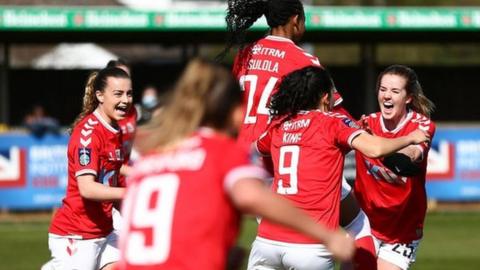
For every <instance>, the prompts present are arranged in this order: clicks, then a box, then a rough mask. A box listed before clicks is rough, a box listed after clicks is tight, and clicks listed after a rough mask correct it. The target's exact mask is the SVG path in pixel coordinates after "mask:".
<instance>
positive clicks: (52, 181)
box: [0, 134, 69, 210]
mask: <svg viewBox="0 0 480 270" xmlns="http://www.w3.org/2000/svg"><path fill="white" fill-rule="evenodd" d="M68 138H69V137H68V136H66V135H58V136H55V135H46V136H44V137H42V138H37V137H34V136H31V135H28V134H5V135H0V208H2V209H19V210H22V209H50V208H52V207H54V206H59V205H60V203H61V200H62V198H63V196H64V195H65V188H66V186H67V143H68Z"/></svg>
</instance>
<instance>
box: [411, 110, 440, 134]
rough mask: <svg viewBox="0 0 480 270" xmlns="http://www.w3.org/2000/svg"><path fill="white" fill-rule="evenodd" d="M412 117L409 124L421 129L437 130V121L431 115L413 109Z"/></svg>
mask: <svg viewBox="0 0 480 270" xmlns="http://www.w3.org/2000/svg"><path fill="white" fill-rule="evenodd" d="M411 113H412V117H411V118H410V121H409V124H410V125H412V126H415V127H416V128H419V129H421V130H425V131H430V132H432V133H434V132H435V130H436V125H435V122H433V121H432V120H431V119H430V117H428V116H426V115H423V114H421V113H418V112H415V111H411Z"/></svg>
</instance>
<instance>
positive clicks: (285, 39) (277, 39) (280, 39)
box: [265, 35, 295, 44]
mask: <svg viewBox="0 0 480 270" xmlns="http://www.w3.org/2000/svg"><path fill="white" fill-rule="evenodd" d="M265 38H266V39H269V40H275V41H282V42H289V43H292V44H295V43H294V42H293V40H291V39H289V38H285V37H279V36H273V35H268V36H266V37H265Z"/></svg>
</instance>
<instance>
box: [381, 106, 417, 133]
mask: <svg viewBox="0 0 480 270" xmlns="http://www.w3.org/2000/svg"><path fill="white" fill-rule="evenodd" d="M412 116H413V111H412V110H409V111H408V113H407V116H406V117H405V119H403V121H402V122H400V123H398V125H397V127H396V128H394V129H393V130H388V129H387V128H386V127H385V124H384V122H383V121H384V119H383V115H382V113H381V112H380V125H381V126H382V131H383V132H384V133H392V134H395V133H397V132H398V131H400V130H401V129H402V128H403V127H404V126H405V125H406V124H407V122H408V121H410V119H412Z"/></svg>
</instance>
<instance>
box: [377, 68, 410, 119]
mask: <svg viewBox="0 0 480 270" xmlns="http://www.w3.org/2000/svg"><path fill="white" fill-rule="evenodd" d="M406 82H407V81H406V79H405V78H403V77H401V76H398V75H395V74H388V73H387V74H385V75H383V77H382V79H381V81H380V87H379V89H378V104H379V105H380V111H381V112H382V117H383V119H384V121H385V124H386V127H387V128H388V127H389V126H390V127H393V128H395V127H396V126H397V124H398V123H400V121H401V120H403V119H404V118H405V116H406V114H407V104H408V103H410V102H411V100H412V98H411V97H410V96H409V95H408V94H407V90H406V89H405V85H406Z"/></svg>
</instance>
